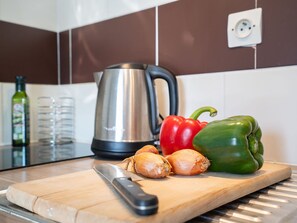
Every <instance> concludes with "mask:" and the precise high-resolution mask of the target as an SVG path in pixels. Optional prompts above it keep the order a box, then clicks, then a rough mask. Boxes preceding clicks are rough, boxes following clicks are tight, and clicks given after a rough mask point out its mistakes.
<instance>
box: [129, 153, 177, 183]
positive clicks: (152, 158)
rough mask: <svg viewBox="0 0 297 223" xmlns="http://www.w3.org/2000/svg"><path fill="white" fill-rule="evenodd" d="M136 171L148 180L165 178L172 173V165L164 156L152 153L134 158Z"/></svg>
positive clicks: (141, 154)
mask: <svg viewBox="0 0 297 223" xmlns="http://www.w3.org/2000/svg"><path fill="white" fill-rule="evenodd" d="M132 159H133V162H134V170H135V172H136V173H139V174H141V175H143V176H145V177H148V178H154V179H157V178H164V177H167V176H168V175H169V174H170V173H171V165H170V163H169V162H168V161H167V159H165V158H164V157H163V156H161V155H158V154H154V153H151V152H143V153H139V154H137V155H135V156H133V157H132Z"/></svg>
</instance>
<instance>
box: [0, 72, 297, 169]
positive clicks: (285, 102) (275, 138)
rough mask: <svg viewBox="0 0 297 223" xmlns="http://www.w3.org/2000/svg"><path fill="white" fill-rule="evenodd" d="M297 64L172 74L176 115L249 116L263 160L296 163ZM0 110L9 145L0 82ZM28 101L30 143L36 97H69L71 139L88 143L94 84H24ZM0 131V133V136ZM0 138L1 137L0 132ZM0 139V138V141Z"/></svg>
mask: <svg viewBox="0 0 297 223" xmlns="http://www.w3.org/2000/svg"><path fill="white" fill-rule="evenodd" d="M296 74H297V66H288V67H277V68H267V69H256V70H244V71H232V72H222V73H211V74H196V75H185V76H178V78H177V79H178V85H179V100H180V106H179V115H182V116H186V117H188V116H190V115H191V113H192V112H193V111H194V110H195V109H197V108H199V107H202V106H206V105H210V106H213V107H215V108H217V110H218V115H217V116H216V117H215V118H210V117H209V116H208V114H205V115H202V116H201V117H200V120H205V121H212V120H216V119H223V118H227V117H229V116H233V115H252V116H253V117H255V118H256V119H257V121H258V122H259V125H260V126H261V128H262V131H263V143H264V147H265V156H264V157H265V160H271V161H275V162H282V163H289V164H294V165H297V152H296V145H297V137H296V135H297V116H296V115H295V114H297V101H296V100H295V95H297V88H296V87H295V85H296V84H297V75H296ZM156 86H157V92H158V94H157V95H158V100H159V104H160V105H159V110H160V113H161V114H163V115H167V114H168V113H167V112H168V100H167V98H168V97H167V87H166V85H165V83H164V82H157V84H156ZM1 89H2V91H0V92H1V96H0V102H1V101H2V103H1V105H2V106H1V109H2V111H0V114H1V117H0V121H1V119H2V125H3V128H1V129H4V130H5V132H2V136H3V138H2V141H1V142H0V143H1V144H9V143H10V142H11V136H10V134H11V128H10V98H11V96H12V94H13V92H14V84H8V83H5V84H4V83H2V84H0V90H1ZM27 92H28V95H29V96H30V98H31V114H32V115H33V116H32V115H31V120H32V124H31V131H32V140H33V141H34V140H36V139H37V137H36V124H37V123H36V122H37V120H36V106H37V105H36V99H37V97H38V96H56V95H71V96H72V97H74V98H75V102H76V123H75V133H76V135H75V138H76V140H77V141H79V142H86V143H91V141H92V138H93V133H94V114H95V103H96V96H97V87H96V85H95V83H85V84H74V85H65V86H64V85H63V86H47V85H27ZM3 133H4V134H3ZM0 136H1V134H0ZM0 139H1V137H0Z"/></svg>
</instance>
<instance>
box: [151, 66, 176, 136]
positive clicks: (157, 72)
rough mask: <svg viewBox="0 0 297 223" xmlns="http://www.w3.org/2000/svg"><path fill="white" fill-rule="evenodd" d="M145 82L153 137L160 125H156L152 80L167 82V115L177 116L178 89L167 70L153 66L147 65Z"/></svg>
mask: <svg viewBox="0 0 297 223" xmlns="http://www.w3.org/2000/svg"><path fill="white" fill-rule="evenodd" d="M145 72H146V82H147V89H148V92H149V101H150V105H151V106H150V108H151V109H150V118H151V130H152V133H153V134H154V135H156V134H159V132H160V127H161V124H159V123H158V114H157V101H156V93H155V87H154V84H153V80H154V79H157V78H160V79H163V80H165V81H166V82H167V85H168V91H169V103H170V104H169V115H177V112H178V88H177V80H176V77H175V76H174V75H173V74H172V73H170V72H169V71H168V70H166V69H164V68H162V67H159V66H154V65H148V66H147V68H146V70H145Z"/></svg>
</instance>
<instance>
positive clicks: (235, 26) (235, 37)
mask: <svg viewBox="0 0 297 223" xmlns="http://www.w3.org/2000/svg"><path fill="white" fill-rule="evenodd" d="M227 34H228V47H229V48H233V47H240V46H255V45H256V44H259V43H261V42H262V8H256V9H252V10H247V11H242V12H237V13H233V14H230V15H229V16H228V27H227Z"/></svg>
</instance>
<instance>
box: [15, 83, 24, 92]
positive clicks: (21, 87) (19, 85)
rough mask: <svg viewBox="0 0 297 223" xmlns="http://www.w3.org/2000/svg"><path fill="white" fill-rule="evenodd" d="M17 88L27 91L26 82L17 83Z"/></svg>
mask: <svg viewBox="0 0 297 223" xmlns="http://www.w3.org/2000/svg"><path fill="white" fill-rule="evenodd" d="M15 90H16V91H26V87H25V83H16V85H15Z"/></svg>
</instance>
